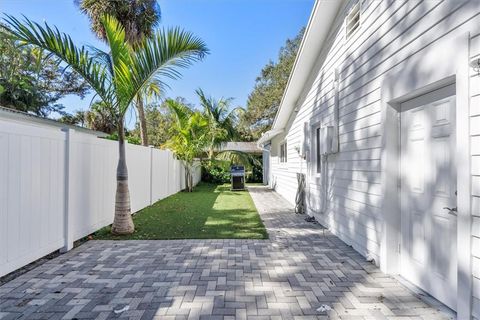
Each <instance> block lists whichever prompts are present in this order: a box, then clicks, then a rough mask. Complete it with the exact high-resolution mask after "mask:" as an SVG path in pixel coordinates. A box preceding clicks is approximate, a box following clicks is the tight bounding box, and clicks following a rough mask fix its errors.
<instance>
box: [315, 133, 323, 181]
mask: <svg viewBox="0 0 480 320" xmlns="http://www.w3.org/2000/svg"><path fill="white" fill-rule="evenodd" d="M320 137H321V133H320V127H318V128H317V129H315V169H316V173H320V172H321V171H322V154H321V149H320Z"/></svg>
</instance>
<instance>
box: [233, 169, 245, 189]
mask: <svg viewBox="0 0 480 320" xmlns="http://www.w3.org/2000/svg"><path fill="white" fill-rule="evenodd" d="M230 176H231V181H232V190H245V167H244V166H231V167H230Z"/></svg>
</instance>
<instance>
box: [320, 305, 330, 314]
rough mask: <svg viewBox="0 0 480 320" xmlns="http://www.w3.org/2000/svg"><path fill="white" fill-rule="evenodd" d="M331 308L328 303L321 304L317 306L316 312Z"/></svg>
mask: <svg viewBox="0 0 480 320" xmlns="http://www.w3.org/2000/svg"><path fill="white" fill-rule="evenodd" d="M330 310H332V308H331V307H330V306H329V305H328V304H322V305H321V306H320V307H319V308H317V312H327V311H330Z"/></svg>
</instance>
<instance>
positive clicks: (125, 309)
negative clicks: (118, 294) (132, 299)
mask: <svg viewBox="0 0 480 320" xmlns="http://www.w3.org/2000/svg"><path fill="white" fill-rule="evenodd" d="M128 309H130V307H129V306H125V307H123V308H122V309H118V310H113V312H115V314H120V313H122V312H125V311H128Z"/></svg>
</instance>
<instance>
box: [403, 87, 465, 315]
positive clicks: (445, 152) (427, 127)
mask: <svg viewBox="0 0 480 320" xmlns="http://www.w3.org/2000/svg"><path fill="white" fill-rule="evenodd" d="M400 121H401V205H402V248H401V257H402V259H401V261H402V276H403V277H405V278H406V279H407V280H409V281H410V282H412V283H413V284H415V285H417V286H418V287H420V288H422V289H423V290H425V291H427V292H428V293H430V294H431V295H432V296H434V297H435V298H437V299H438V300H440V301H441V302H443V303H444V304H446V305H447V306H449V307H450V308H452V309H454V310H456V306H457V303H456V298H457V243H456V242H457V241H456V240H457V231H456V230H457V217H456V212H455V211H451V210H449V209H447V208H450V209H451V208H455V209H456V206H457V203H456V185H457V182H456V174H455V172H456V168H455V86H454V85H450V86H447V87H444V88H442V89H439V90H436V91H433V92H430V93H428V94H425V95H423V96H420V97H417V98H414V99H412V100H409V101H407V102H405V103H402V105H401V119H400Z"/></svg>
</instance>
